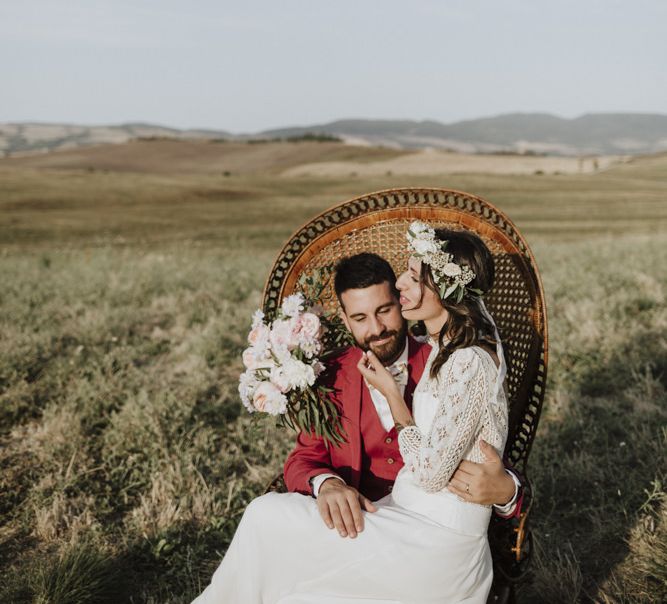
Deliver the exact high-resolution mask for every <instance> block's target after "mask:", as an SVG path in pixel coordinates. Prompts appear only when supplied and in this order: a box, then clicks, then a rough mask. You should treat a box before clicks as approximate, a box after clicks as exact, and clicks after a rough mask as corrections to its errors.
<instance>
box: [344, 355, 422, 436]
mask: <svg viewBox="0 0 667 604" xmlns="http://www.w3.org/2000/svg"><path fill="white" fill-rule="evenodd" d="M357 369H358V370H359V373H361V375H362V376H363V377H364V378H365V379H366V381H367V382H368V383H369V384H370V385H371V386H373V388H375V389H376V390H379V391H380V392H381V393H382V395H383V396H384V398H386V399H387V402H388V403H389V409H390V410H391V414H392V416H393V418H394V422H395V423H396V424H400V425H401V426H408V425H410V424H412V423H413V422H412V414H411V413H410V410H409V409H408V406H407V405H406V404H405V400H404V399H403V395H402V394H401V390H400V388H399V387H398V384H397V383H396V380H394V376H393V375H391V373H389V370H388V369H387V368H386V367H385V366H384V365H383V364H382V363H381V362H380V359H378V358H377V357H376V356H375V354H373V352H372V351H370V350H369V351H368V352H364V353H363V354H362V355H361V359H360V360H359V363H357Z"/></svg>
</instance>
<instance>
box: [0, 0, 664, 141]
mask: <svg viewBox="0 0 667 604" xmlns="http://www.w3.org/2000/svg"><path fill="white" fill-rule="evenodd" d="M666 29H667V2H665V1H663V0H627V1H616V0H549V1H544V0H440V1H436V0H432V1H426V0H400V1H399V0H396V1H394V0H355V1H351V0H329V1H324V0H320V1H318V0H309V1H307V0H272V1H270V0H266V1H253V0H237V1H236V2H230V1H226V0H217V1H215V0H190V1H189V2H186V1H184V0H183V1H177V0H109V1H105V0H53V1H47V0H0V86H1V94H0V122H2V121H42V122H45V121H53V122H73V123H85V124H103V123H120V122H125V121H147V122H153V123H159V124H164V125H169V126H176V127H181V128H187V127H208V128H219V129H225V130H230V131H232V132H236V133H238V132H252V131H258V130H262V129H266V128H272V127H281V126H288V125H307V124H313V123H319V122H324V121H330V120H334V119H339V118H345V117H364V118H390V119H394V118H404V119H435V120H439V121H443V122H452V121H457V120H460V119H467V118H475V117H482V116H489V115H496V114H499V113H507V112H514V111H540V112H549V113H554V114H556V115H560V116H563V117H575V116H577V115H581V114H583V113H587V112H612V111H631V112H651V113H667V68H666V66H665V64H666V59H667V35H666V34H665V31H666Z"/></svg>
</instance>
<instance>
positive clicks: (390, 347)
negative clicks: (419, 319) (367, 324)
mask: <svg viewBox="0 0 667 604" xmlns="http://www.w3.org/2000/svg"><path fill="white" fill-rule="evenodd" d="M407 334H408V324H407V323H403V324H402V325H401V328H400V329H399V330H391V331H383V332H382V333H381V334H380V335H378V336H372V337H370V338H367V339H366V340H364V341H363V342H359V341H357V344H358V346H359V348H361V349H362V350H364V351H368V350H372V351H373V353H374V354H375V356H376V357H377V358H378V359H379V360H380V362H381V363H382V364H383V365H386V364H387V363H393V362H394V361H395V360H396V359H397V358H398V357H399V356H400V354H401V352H402V351H403V347H404V346H405V338H406V336H407ZM385 338H391V339H390V340H389V341H388V342H387V343H386V344H382V345H381V346H373V342H377V341H378V340H384V339H385Z"/></svg>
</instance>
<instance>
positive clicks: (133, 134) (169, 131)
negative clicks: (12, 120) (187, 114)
mask: <svg viewBox="0 0 667 604" xmlns="http://www.w3.org/2000/svg"><path fill="white" fill-rule="evenodd" d="M230 137H231V135H230V134H229V133H228V132H223V131H217V130H178V129H176V128H167V127H165V126H156V125H154V124H143V123H136V124H134V123H130V124H121V125H119V126H77V125H73V124H38V123H21V124H0V155H1V154H4V155H17V154H26V153H40V152H41V153H44V152H47V151H56V150H62V149H74V148H77V147H86V146H90V145H100V144H104V143H126V142H128V141H130V140H133V139H137V138H171V139H174V138H177V139H211V138H230Z"/></svg>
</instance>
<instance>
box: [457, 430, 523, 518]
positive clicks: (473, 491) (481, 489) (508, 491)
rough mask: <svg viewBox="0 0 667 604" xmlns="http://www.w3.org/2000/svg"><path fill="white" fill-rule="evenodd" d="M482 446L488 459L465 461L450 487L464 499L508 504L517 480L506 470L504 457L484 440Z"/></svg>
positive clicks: (484, 502) (458, 469) (486, 503)
mask: <svg viewBox="0 0 667 604" xmlns="http://www.w3.org/2000/svg"><path fill="white" fill-rule="evenodd" d="M480 448H481V450H482V453H483V454H484V457H485V458H486V461H485V462H484V463H473V462H472V461H466V460H463V461H462V462H461V463H460V464H459V467H458V468H457V469H456V472H454V475H453V476H452V478H451V480H450V481H449V484H448V485H447V488H448V489H449V490H450V491H451V492H452V493H454V494H455V495H458V496H459V497H461V499H465V500H466V501H470V502H472V503H479V504H481V505H494V504H495V505H505V504H506V503H507V502H508V501H509V500H510V499H512V497H514V492H515V489H516V487H515V484H514V481H513V480H512V477H511V476H509V475H508V474H507V472H505V466H504V465H503V461H502V459H500V457H499V456H498V453H497V452H496V450H495V449H494V448H493V447H492V446H491V445H490V444H489V443H487V442H486V441H485V440H481V441H480Z"/></svg>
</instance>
